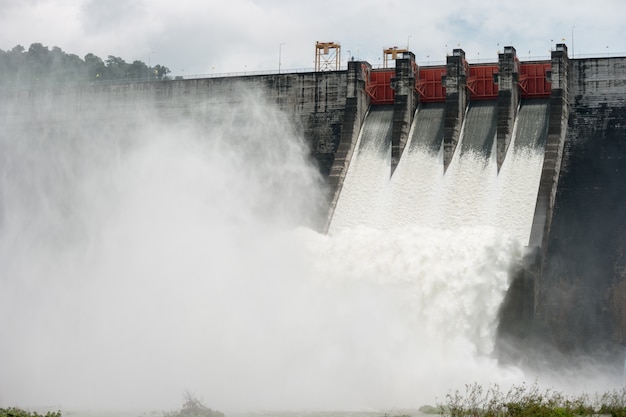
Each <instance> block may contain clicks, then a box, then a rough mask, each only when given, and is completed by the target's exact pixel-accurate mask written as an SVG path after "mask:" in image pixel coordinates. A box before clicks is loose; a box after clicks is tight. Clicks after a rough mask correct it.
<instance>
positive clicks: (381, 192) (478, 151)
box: [329, 100, 548, 245]
mask: <svg viewBox="0 0 626 417" xmlns="http://www.w3.org/2000/svg"><path fill="white" fill-rule="evenodd" d="M374 109H375V108H374ZM389 111H390V110H389V109H381V110H375V111H373V112H370V114H369V115H368V117H367V118H366V121H365V123H364V128H363V133H362V138H361V141H360V143H359V144H357V149H358V150H357V155H356V157H355V160H354V161H353V164H352V165H351V166H350V169H349V171H348V175H347V177H346V182H345V183H344V188H343V191H342V194H341V195H340V198H339V201H338V204H337V208H336V210H335V216H334V218H333V221H332V222H331V227H330V229H329V231H330V232H331V233H333V232H334V231H338V230H341V229H345V228H349V227H353V226H355V225H367V226H371V227H376V228H383V229H389V228H398V227H407V226H411V225H419V226H422V227H432V228H439V229H448V230H450V229H452V230H454V229H458V228H465V227H491V228H494V229H496V230H497V231H499V232H500V233H504V234H506V235H509V236H513V237H514V238H516V239H518V240H519V241H520V242H521V243H522V244H524V245H526V244H528V239H529V235H530V228H531V225H532V217H533V213H534V207H535V202H536V198H537V190H538V187H539V179H540V175H541V168H542V163H543V151H544V144H545V139H546V134H547V116H548V102H547V101H546V100H527V101H524V102H523V103H522V105H521V107H520V110H519V115H518V118H517V122H516V124H515V126H514V131H513V137H512V140H511V145H510V149H509V154H508V155H507V158H506V159H505V161H504V164H503V165H502V168H501V170H500V172H499V173H498V169H497V163H496V160H495V135H496V106H495V102H493V101H491V102H490V101H485V102H477V103H472V105H470V106H469V109H468V111H467V116H466V119H465V124H464V127H463V131H462V134H461V140H460V144H459V149H457V152H456V153H455V155H454V157H453V159H452V162H451V165H450V166H449V168H448V170H447V172H445V174H444V170H443V162H442V158H443V156H442V149H441V143H442V135H443V118H444V111H443V105H442V104H427V105H423V106H422V107H420V108H419V109H418V111H417V112H416V115H415V118H414V121H413V125H412V128H411V133H410V137H409V142H408V144H407V147H406V149H405V152H404V155H403V156H402V158H401V160H400V162H399V164H398V167H397V169H396V171H395V172H394V175H393V176H392V177H391V178H390V177H389V157H388V153H389V152H388V149H389V145H388V143H389V139H388V137H387V136H386V135H389V131H390V127H391V121H390V116H389V114H388V112H389ZM383 115H386V116H385V117H383ZM386 122H387V123H389V128H388V129H385V128H384V126H383V124H384V123H386ZM381 133H384V134H381ZM374 135H379V136H378V137H374Z"/></svg>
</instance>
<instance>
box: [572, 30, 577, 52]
mask: <svg viewBox="0 0 626 417" xmlns="http://www.w3.org/2000/svg"><path fill="white" fill-rule="evenodd" d="M575 27H576V26H572V59H573V58H574V28H575Z"/></svg>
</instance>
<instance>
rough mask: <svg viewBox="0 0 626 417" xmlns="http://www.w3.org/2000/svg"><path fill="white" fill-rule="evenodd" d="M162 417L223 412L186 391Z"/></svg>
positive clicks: (210, 416) (205, 416) (221, 416)
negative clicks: (177, 405)
mask: <svg viewBox="0 0 626 417" xmlns="http://www.w3.org/2000/svg"><path fill="white" fill-rule="evenodd" d="M0 417H1V416H0ZM163 417H224V414H223V413H221V412H219V411H215V410H211V409H210V408H209V407H207V406H205V405H204V404H202V402H200V400H198V399H197V398H195V397H194V396H192V395H191V394H190V393H186V394H185V403H184V404H183V408H181V409H180V411H171V412H168V413H164V414H163Z"/></svg>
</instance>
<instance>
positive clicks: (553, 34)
mask: <svg viewBox="0 0 626 417" xmlns="http://www.w3.org/2000/svg"><path fill="white" fill-rule="evenodd" d="M3 3H6V4H3ZM0 4H1V5H2V10H3V14H2V15H1V16H0V39H2V41H0V49H5V50H6V49H11V48H12V47H13V46H15V45H17V44H22V45H24V46H25V47H28V46H29V45H30V44H31V43H33V42H41V43H43V44H44V45H46V46H59V47H61V48H62V49H63V50H64V51H66V52H69V53H76V54H77V55H79V56H84V54H86V53H88V52H92V53H95V54H96V55H99V56H100V57H104V58H106V56H108V55H115V56H120V57H122V58H124V59H125V60H127V61H133V60H135V59H139V60H142V61H147V60H148V58H149V57H150V58H151V59H152V63H153V64H154V63H160V64H162V65H166V66H168V67H169V68H170V69H171V70H172V72H173V73H174V74H180V73H184V74H202V73H209V72H240V71H253V70H276V69H277V67H278V55H279V49H280V52H281V65H282V68H283V69H291V68H293V69H296V68H298V69H300V68H312V67H313V63H314V59H315V53H314V45H315V41H318V40H319V41H336V42H340V43H341V45H342V49H343V54H342V55H343V58H344V62H345V60H346V59H348V57H349V56H356V57H358V58H361V59H366V60H368V61H370V62H371V63H372V64H373V65H377V64H378V62H379V60H380V59H381V58H382V49H383V48H384V47H388V46H399V47H405V46H406V44H407V43H409V44H410V49H411V50H412V51H413V52H414V53H415V55H416V57H417V59H418V61H426V60H428V61H431V62H433V61H444V60H445V55H446V52H449V51H451V50H452V49H453V48H456V47H458V46H460V47H461V48H463V49H464V50H465V51H466V53H467V56H468V58H470V59H476V58H481V59H495V58H496V55H497V51H498V49H499V48H501V47H503V46H505V45H511V44H512V45H513V46H515V47H516V49H517V50H518V53H519V54H520V56H522V57H524V56H528V55H532V56H547V55H548V52H549V49H550V48H551V47H553V46H554V44H555V43H557V42H562V39H565V42H566V43H567V44H568V45H569V46H570V47H571V44H572V39H571V37H572V29H573V34H574V47H575V49H576V53H577V54H593V53H595V54H604V53H607V52H611V53H619V52H623V53H625V54H626V36H624V35H625V34H626V33H625V30H624V29H623V24H622V22H621V20H622V19H623V16H624V13H625V12H626V4H625V3H623V2H622V1H621V0H598V1H596V2H595V3H594V7H589V5H588V4H586V3H572V2H568V1H565V0H555V1H552V2H550V3H546V2H545V1H542V0H529V1H526V2H523V3H522V2H504V3H503V2H500V1H495V0H481V1H478V0H468V1H466V2H464V3H462V4H459V3H458V2H455V1H453V0H441V1H438V2H436V3H427V4H424V3H417V2H412V1H409V0H393V1H382V2H381V1H372V0H363V1H359V2H352V1H347V0H337V1H330V0H322V1H316V2H312V1H305V2H292V1H285V0H229V1H227V2H223V1H220V2H217V1H215V0H210V1H199V0H178V1H169V0H168V1H165V0H152V1H149V2H148V1H147V0H133V1H117V0H116V1H97V0H82V1H81V0H40V1H27V2H9V1H7V0H4V1H0ZM281 44H283V45H282V46H280V45H281ZM607 47H608V48H607ZM348 51H350V52H349V53H348ZM529 51H530V53H529Z"/></svg>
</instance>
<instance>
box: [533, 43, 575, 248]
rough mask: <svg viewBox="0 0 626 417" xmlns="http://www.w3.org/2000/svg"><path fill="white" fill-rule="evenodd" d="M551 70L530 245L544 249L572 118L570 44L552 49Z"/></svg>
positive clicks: (559, 45)
mask: <svg viewBox="0 0 626 417" xmlns="http://www.w3.org/2000/svg"><path fill="white" fill-rule="evenodd" d="M551 61H552V70H551V72H550V81H551V83H552V92H551V94H550V113H549V119H548V137H547V138H546V149H545V153H544V159H543V169H542V171H541V179H540V181H539V191H538V194H537V204H536V205H535V215H534V217H533V225H532V229H531V232H530V243H529V245H530V246H537V247H542V248H544V250H543V251H544V253H545V245H544V243H545V242H546V241H547V238H548V235H549V233H550V225H551V222H552V212H553V210H554V200H555V197H556V191H557V185H558V182H559V173H560V171H561V162H562V160H563V148H564V146H565V135H566V133H567V122H568V118H569V87H568V79H569V67H570V62H569V58H568V57H567V46H565V44H558V45H557V46H556V50H554V51H552V57H551Z"/></svg>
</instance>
